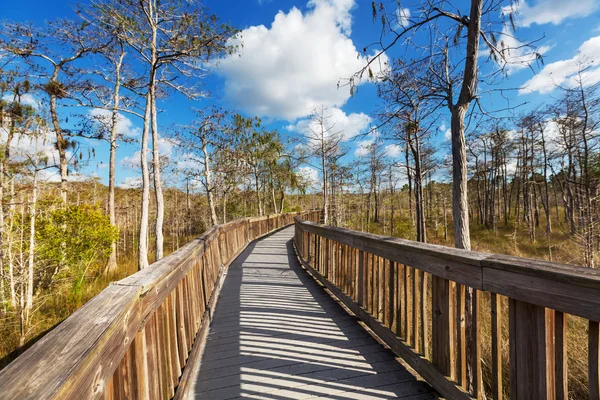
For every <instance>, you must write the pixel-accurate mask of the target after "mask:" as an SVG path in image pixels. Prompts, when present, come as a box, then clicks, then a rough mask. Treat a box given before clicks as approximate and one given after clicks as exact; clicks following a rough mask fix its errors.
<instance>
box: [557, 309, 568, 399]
mask: <svg viewBox="0 0 600 400" xmlns="http://www.w3.org/2000/svg"><path fill="white" fill-rule="evenodd" d="M567 360H568V356H567V315H566V314H564V313H561V312H560V311H555V312H554V361H555V381H556V398H557V399H558V400H563V399H564V400H568V398H569V389H568V380H569V369H568V366H567V365H568V364H567Z"/></svg>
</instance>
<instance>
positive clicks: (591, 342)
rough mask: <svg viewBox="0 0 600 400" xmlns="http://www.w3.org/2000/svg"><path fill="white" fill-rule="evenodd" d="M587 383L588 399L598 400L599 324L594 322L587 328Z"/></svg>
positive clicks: (599, 377)
mask: <svg viewBox="0 0 600 400" xmlns="http://www.w3.org/2000/svg"><path fill="white" fill-rule="evenodd" d="M588 381H589V387H590V399H598V398H600V324H599V323H598V322H596V321H589V326H588Z"/></svg>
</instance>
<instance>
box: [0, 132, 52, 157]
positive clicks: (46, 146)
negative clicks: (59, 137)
mask: <svg viewBox="0 0 600 400" xmlns="http://www.w3.org/2000/svg"><path fill="white" fill-rule="evenodd" d="M33 133H34V132H27V134H21V133H20V132H17V133H16V134H15V136H14V137H13V139H12V141H11V144H10V152H11V158H12V159H14V160H20V161H24V160H27V159H28V156H32V155H34V154H35V153H36V151H37V153H38V154H40V155H43V156H44V157H45V158H47V159H48V164H49V165H52V164H56V165H58V151H57V150H56V148H55V146H54V143H55V142H56V138H55V136H54V131H51V130H48V129H45V128H43V129H37V131H36V132H35V134H33ZM7 138H8V129H7V128H6V126H0V143H3V144H6V140H7Z"/></svg>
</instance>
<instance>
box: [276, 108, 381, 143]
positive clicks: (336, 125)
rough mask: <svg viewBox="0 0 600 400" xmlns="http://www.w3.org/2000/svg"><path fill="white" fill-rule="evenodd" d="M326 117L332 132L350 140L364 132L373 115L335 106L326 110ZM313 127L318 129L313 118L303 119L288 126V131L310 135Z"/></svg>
mask: <svg viewBox="0 0 600 400" xmlns="http://www.w3.org/2000/svg"><path fill="white" fill-rule="evenodd" d="M326 117H327V123H328V125H327V126H326V128H329V127H331V129H330V132H331V133H339V134H340V135H341V136H342V138H343V140H349V139H352V138H354V137H356V136H358V135H360V134H361V133H364V132H365V131H366V130H367V128H368V127H369V124H370V123H371V117H369V116H368V115H367V114H364V113H352V114H350V115H347V114H346V113H345V112H344V111H342V110H340V109H339V108H335V107H334V108H329V109H328V110H327V111H326ZM311 129H313V130H315V131H317V130H318V127H317V124H316V123H315V122H314V121H313V120H312V119H311V118H305V119H301V120H299V121H298V122H296V123H295V124H290V125H288V126H287V130H288V131H290V132H293V131H295V132H298V133H301V134H303V135H305V136H307V137H310V135H311Z"/></svg>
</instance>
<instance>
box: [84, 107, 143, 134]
mask: <svg viewBox="0 0 600 400" xmlns="http://www.w3.org/2000/svg"><path fill="white" fill-rule="evenodd" d="M88 115H89V116H90V118H91V119H92V120H93V121H94V122H96V123H97V124H98V125H100V126H102V127H104V128H105V129H107V130H108V129H109V127H110V126H111V124H112V111H110V110H105V109H102V108H93V109H91V110H90V111H89V112H88ZM117 134H119V135H122V136H125V137H128V138H135V137H138V136H140V135H141V134H142V129H141V128H139V127H136V126H135V125H134V124H133V122H132V121H131V120H130V119H129V118H128V117H126V116H124V115H123V114H121V113H119V116H118V118H117Z"/></svg>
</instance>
